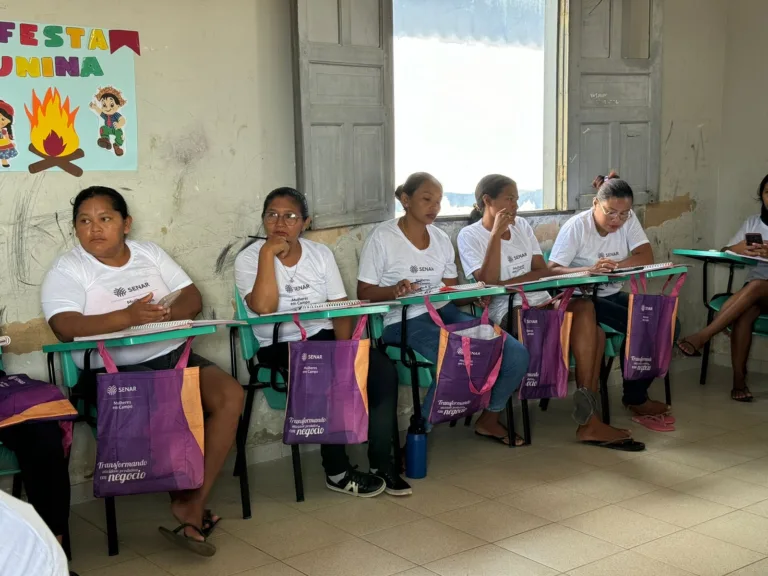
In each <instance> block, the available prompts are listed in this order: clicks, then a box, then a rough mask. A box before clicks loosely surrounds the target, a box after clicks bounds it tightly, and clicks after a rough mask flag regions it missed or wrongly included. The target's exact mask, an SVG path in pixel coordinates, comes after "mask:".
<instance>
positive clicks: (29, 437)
mask: <svg viewBox="0 0 768 576" xmlns="http://www.w3.org/2000/svg"><path fill="white" fill-rule="evenodd" d="M0 441H2V443H3V444H4V445H5V446H7V447H8V448H10V449H11V450H13V452H14V454H16V459H17V460H18V462H19V468H20V469H21V479H22V482H24V489H25V490H26V491H27V499H28V500H29V503H30V504H31V505H32V506H33V507H34V509H35V511H36V512H37V513H38V514H39V515H40V518H42V519H43V521H44V522H45V523H46V524H47V525H48V528H50V529H51V532H53V534H54V536H63V535H64V534H66V533H67V532H68V529H67V526H68V525H69V459H68V458H67V457H66V456H65V455H64V447H63V446H62V443H61V428H59V423H58V422H56V421H49V422H24V423H22V424H14V425H13V426H9V427H8V428H3V429H2V430H0Z"/></svg>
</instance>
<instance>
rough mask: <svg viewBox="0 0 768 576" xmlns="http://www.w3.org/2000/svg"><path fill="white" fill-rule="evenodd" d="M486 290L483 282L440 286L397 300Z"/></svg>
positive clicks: (421, 289)
mask: <svg viewBox="0 0 768 576" xmlns="http://www.w3.org/2000/svg"><path fill="white" fill-rule="evenodd" d="M483 288H486V285H485V282H474V283H472V284H457V285H456V286H440V287H439V288H433V287H431V286H430V287H426V288H419V289H418V290H416V291H415V292H411V293H410V294H406V295H405V296H400V297H398V300H400V299H403V298H413V297H414V296H434V295H435V294H447V293H451V292H466V291H469V290H482V289H483Z"/></svg>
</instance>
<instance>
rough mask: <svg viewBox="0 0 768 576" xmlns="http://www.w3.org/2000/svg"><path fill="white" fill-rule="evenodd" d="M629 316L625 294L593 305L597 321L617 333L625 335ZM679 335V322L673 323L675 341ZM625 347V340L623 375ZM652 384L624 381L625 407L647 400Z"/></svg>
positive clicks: (607, 298)
mask: <svg viewBox="0 0 768 576" xmlns="http://www.w3.org/2000/svg"><path fill="white" fill-rule="evenodd" d="M628 314H629V294H627V293H626V292H617V293H616V294H611V295H610V296H606V297H604V298H602V297H600V298H598V299H597V302H596V303H595V315H596V316H597V321H598V322H600V323H601V324H605V325H606V326H610V327H611V328H613V329H614V330H616V331H617V332H620V333H622V334H626V333H627V315H628ZM679 334H680V321H679V320H676V322H675V341H677V337H678V335H679ZM626 345H627V339H626V338H624V343H623V344H622V346H621V353H620V357H619V361H620V362H621V372H622V374H623V373H624V353H625V351H626V350H625V349H626ZM651 384H653V378H645V379H642V380H624V395H623V397H622V399H621V401H622V403H623V404H624V405H625V406H637V405H639V404H642V403H643V402H645V401H646V400H648V388H650V387H651Z"/></svg>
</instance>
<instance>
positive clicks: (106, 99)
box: [90, 86, 125, 156]
mask: <svg viewBox="0 0 768 576" xmlns="http://www.w3.org/2000/svg"><path fill="white" fill-rule="evenodd" d="M94 98H95V100H96V102H91V105H90V108H91V110H93V111H94V112H96V114H98V115H99V116H100V117H101V119H102V120H104V126H102V127H101V128H100V129H99V139H98V140H97V141H96V143H97V144H98V145H99V146H100V147H101V148H105V149H106V150H112V149H114V151H115V156H122V155H123V154H124V153H125V151H124V150H123V149H122V148H121V146H122V145H123V143H124V142H125V140H124V139H123V126H125V117H124V116H123V115H122V114H120V113H119V112H118V110H120V109H121V108H122V107H123V106H125V99H124V98H123V94H122V93H121V92H120V90H118V89H117V88H114V87H112V86H107V87H106V88H102V89H101V90H99V92H98V93H97V94H96V96H95V97H94ZM111 138H114V140H115V144H114V147H113V146H112V141H111Z"/></svg>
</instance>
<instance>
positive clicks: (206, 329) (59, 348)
mask: <svg viewBox="0 0 768 576" xmlns="http://www.w3.org/2000/svg"><path fill="white" fill-rule="evenodd" d="M214 332H216V326H197V327H194V328H185V329H184V330H170V331H168V332H158V333H157V334H142V335H141V336H131V337H129V338H115V339H114V340H105V341H104V345H105V346H106V347H107V348H114V347H116V346H136V345H137V344H149V343H150V342H161V341H163V340H176V339H177V338H189V337H190V336H202V335H203V334H213V333H214ZM96 344H97V343H96V341H87V342H86V341H83V342H61V343H59V344H49V345H47V346H43V352H45V353H46V354H47V353H50V352H72V351H73V350H90V349H92V348H96Z"/></svg>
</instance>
